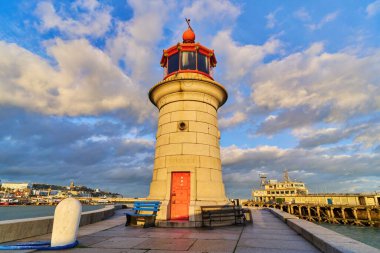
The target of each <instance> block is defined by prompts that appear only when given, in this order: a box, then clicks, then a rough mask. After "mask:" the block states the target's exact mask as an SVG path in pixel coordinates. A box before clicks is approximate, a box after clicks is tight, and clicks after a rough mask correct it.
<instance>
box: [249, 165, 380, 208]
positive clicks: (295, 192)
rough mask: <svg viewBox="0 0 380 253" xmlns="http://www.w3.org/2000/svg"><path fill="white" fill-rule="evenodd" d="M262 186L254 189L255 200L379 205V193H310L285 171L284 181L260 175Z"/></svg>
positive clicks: (264, 201)
mask: <svg viewBox="0 0 380 253" xmlns="http://www.w3.org/2000/svg"><path fill="white" fill-rule="evenodd" d="M260 178H261V188H262V189H257V190H255V189H254V190H253V191H252V199H253V201H254V202H262V203H279V204H281V203H292V204H318V205H332V204H334V205H363V206H372V205H379V203H380V195H379V194H378V193H351V194H345V193H314V194H309V191H308V189H307V188H306V186H305V184H304V183H303V182H298V181H292V180H290V178H289V175H288V172H287V171H285V172H284V181H281V182H278V181H277V180H268V181H267V180H266V176H265V175H260Z"/></svg>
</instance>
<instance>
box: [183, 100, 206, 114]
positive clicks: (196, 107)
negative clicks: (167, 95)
mask: <svg viewBox="0 0 380 253" xmlns="http://www.w3.org/2000/svg"><path fill="white" fill-rule="evenodd" d="M183 103H184V104H183V108H184V109H185V110H190V111H201V112H208V106H210V105H208V104H206V103H203V102H198V101H184V102H183Z"/></svg>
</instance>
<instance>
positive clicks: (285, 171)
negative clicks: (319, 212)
mask: <svg viewBox="0 0 380 253" xmlns="http://www.w3.org/2000/svg"><path fill="white" fill-rule="evenodd" d="M284 181H285V182H289V181H290V178H289V173H288V170H287V169H285V170H284Z"/></svg>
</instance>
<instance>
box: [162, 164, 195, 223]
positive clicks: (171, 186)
mask: <svg viewBox="0 0 380 253" xmlns="http://www.w3.org/2000/svg"><path fill="white" fill-rule="evenodd" d="M175 173H187V174H188V175H189V201H188V203H187V206H188V218H187V220H189V219H190V210H189V209H190V202H191V200H190V198H191V177H192V173H191V171H189V170H186V171H171V177H170V191H169V196H170V198H169V212H168V214H169V220H176V219H172V190H173V177H174V174H175Z"/></svg>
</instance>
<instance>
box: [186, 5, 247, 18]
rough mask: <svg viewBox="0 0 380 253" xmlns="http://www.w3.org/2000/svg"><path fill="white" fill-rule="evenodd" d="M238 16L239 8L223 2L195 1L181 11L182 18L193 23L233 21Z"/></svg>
mask: <svg viewBox="0 0 380 253" xmlns="http://www.w3.org/2000/svg"><path fill="white" fill-rule="evenodd" d="M239 15H240V8H239V7H237V6H236V5H233V4H232V3H231V2H230V1H225V0H197V1H195V2H194V3H193V4H192V5H191V6H187V7H185V8H184V9H183V11H182V16H185V17H187V18H191V19H192V20H194V21H204V20H206V19H211V20H220V19H221V20H224V21H227V20H235V19H236V18H237V17H238V16H239Z"/></svg>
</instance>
